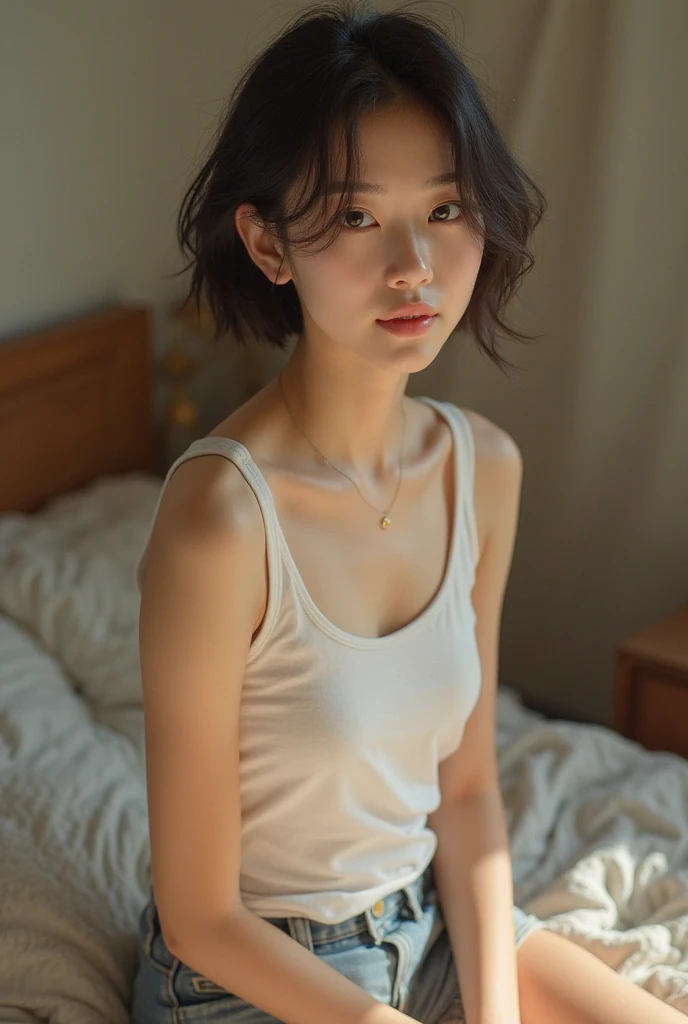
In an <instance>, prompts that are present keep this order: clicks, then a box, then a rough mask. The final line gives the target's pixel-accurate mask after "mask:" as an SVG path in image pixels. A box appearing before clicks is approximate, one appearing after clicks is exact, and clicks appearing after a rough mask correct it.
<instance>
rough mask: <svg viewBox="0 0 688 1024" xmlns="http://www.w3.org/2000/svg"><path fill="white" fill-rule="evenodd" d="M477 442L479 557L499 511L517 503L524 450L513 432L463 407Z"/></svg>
mask: <svg viewBox="0 0 688 1024" xmlns="http://www.w3.org/2000/svg"><path fill="white" fill-rule="evenodd" d="M462 412H463V413H464V414H465V416H466V418H467V419H468V421H469V423H470V426H471V430H472V431H473V438H474V443H475V482H474V506H475V518H476V527H477V531H478V545H479V551H480V556H482V552H483V550H484V547H485V541H486V539H487V537H488V535H489V533H490V531H491V530H493V529H495V528H496V527H498V521H497V517H498V514H499V512H500V510H505V509H512V508H513V506H514V504H516V505H518V502H519V497H520V492H521V481H522V477H523V458H522V455H521V450H520V448H519V447H518V445H517V443H516V441H515V440H514V438H513V437H512V436H511V434H510V433H509V432H508V431H507V430H505V429H504V428H503V427H500V426H499V424H497V423H494V422H493V421H492V420H490V419H488V418H487V416H483V414H482V413H479V412H476V411H475V410H474V409H462Z"/></svg>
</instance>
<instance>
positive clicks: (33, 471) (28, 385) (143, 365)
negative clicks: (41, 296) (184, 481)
mask: <svg viewBox="0 0 688 1024" xmlns="http://www.w3.org/2000/svg"><path fill="white" fill-rule="evenodd" d="M150 320H151V316H150V310H149V309H148V308H147V307H145V306H117V307H113V308H108V309H105V310H102V311H100V312H97V313H93V314H89V315H88V316H84V317H80V318H79V319H77V320H70V321H66V322H62V323H60V324H58V325H55V326H51V327H48V328H43V329H41V330H39V331H33V332H30V333H27V334H23V335H21V336H18V337H13V338H8V339H5V340H3V341H0V512H8V511H22V512H34V511H36V510H37V509H38V508H40V506H41V505H43V504H44V503H45V502H46V501H47V500H48V499H50V498H52V497H55V496H57V495H59V494H61V493H63V492H65V491H69V490H72V489H74V488H78V487H82V486H85V485H86V484H88V483H90V482H91V481H92V480H94V479H95V478H96V477H98V476H101V475H104V474H115V473H127V472H133V471H135V470H143V471H146V472H151V473H153V472H155V470H154V452H153V440H152V438H153V425H152V422H151V408H152V400H151V373H150V368H149V364H150Z"/></svg>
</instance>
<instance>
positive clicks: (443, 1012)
mask: <svg viewBox="0 0 688 1024" xmlns="http://www.w3.org/2000/svg"><path fill="white" fill-rule="evenodd" d="M513 919H514V932H515V942H516V948H518V947H519V946H520V945H521V943H522V942H523V940H524V939H525V938H526V936H527V935H529V934H530V933H531V932H532V931H534V930H535V929H537V928H543V927H545V925H544V922H543V921H541V920H540V918H537V917H535V916H534V915H532V914H526V913H525V912H524V911H523V910H521V909H520V908H519V907H516V906H514V908H513ZM265 920H267V921H269V922H270V923H271V924H273V925H274V926H275V927H276V928H280V929H281V930H282V931H284V932H286V933H287V934H288V935H290V936H291V938H292V939H295V940H296V941H297V942H300V943H301V945H302V946H305V947H306V949H308V950H310V951H311V952H312V953H314V954H315V955H316V956H319V957H321V958H322V959H323V960H324V961H325V963H327V964H329V965H330V966H331V967H334V969H335V970H337V971H339V972H340V973H341V974H343V975H345V976H346V977H347V978H349V979H350V980H351V981H353V982H355V983H356V984H357V985H360V986H361V987H362V988H364V989H365V990H366V991H367V992H369V993H370V994H371V995H372V996H374V997H375V998H376V999H378V1000H380V1001H381V1002H383V1003H386V1004H387V1005H389V1006H392V1007H394V1008H395V1009H397V1010H400V1011H401V1012H402V1013H405V1014H407V1015H408V1016H410V1017H413V1018H414V1019H415V1020H419V1021H423V1022H424V1024H449V1022H450V1021H452V1022H459V1024H462V1022H464V1021H465V1016H464V1011H463V1005H462V1002H461V992H460V989H459V981H458V976H457V971H456V965H455V962H454V957H453V954H452V950H451V947H450V945H449V938H448V935H447V931H446V928H445V925H444V919H443V917H442V911H441V909H440V906H439V903H438V898H437V890H436V888H435V883H434V876H433V871H432V862H431V863H430V864H429V865H428V867H427V868H426V870H425V871H424V872H423V874H422V875H421V876H420V877H419V878H418V879H416V881H415V882H412V883H411V884H410V885H408V886H406V887H405V888H403V889H399V890H397V891H396V892H393V893H390V895H389V896H386V897H385V898H384V899H383V900H378V902H377V903H375V904H374V905H373V906H372V907H369V908H367V909H366V910H364V911H363V912H362V913H361V914H358V915H356V916H355V917H350V918H348V920H346V921H342V922H341V923H339V924H322V923H321V922H319V921H313V920H311V919H309V918H305V917H283V918H272V917H269V918H265ZM275 1019H276V1018H275V1017H273V1016H272V1015H271V1014H269V1013H266V1012H265V1010H261V1009H259V1008H258V1007H256V1006H254V1005H253V1004H251V1003H247V1002H246V1001H245V1000H244V999H241V998H240V997H239V996H237V995H234V994H232V993H230V992H228V991H227V990H226V989H224V988H222V987H221V986H220V985H218V984H216V983H215V982H214V981H212V980H211V979H210V978H205V977H204V976H203V975H202V974H199V973H198V972H197V971H194V970H192V969H191V968H190V967H188V966H187V965H186V964H184V963H183V962H182V961H181V960H179V959H178V958H177V957H175V956H174V955H173V954H172V953H170V951H169V950H168V948H167V946H166V945H165V943H164V941H163V938H162V933H161V930H160V920H159V918H158V913H157V908H156V905H155V901H154V896H153V893H152V892H151V898H150V899H149V902H148V903H147V904H146V906H145V907H144V909H143V910H142V912H141V915H140V917H139V944H138V970H137V973H136V976H135V979H134V988H133V995H132V1004H131V1020H132V1024H194V1022H201V1021H203V1022H204V1024H208V1022H212V1024H220V1022H222V1024H227V1022H228V1021H231V1022H233V1024H271V1022H274V1021H275Z"/></svg>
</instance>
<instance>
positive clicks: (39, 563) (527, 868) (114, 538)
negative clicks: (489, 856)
mask: <svg viewBox="0 0 688 1024" xmlns="http://www.w3.org/2000/svg"><path fill="white" fill-rule="evenodd" d="M150 321H151V317H150V312H149V310H147V309H146V308H144V307H116V308H113V309H107V310H104V311H101V312H98V313H95V314H91V315H89V316H85V317H81V318H79V319H78V320H74V321H69V322H63V323H62V324H59V325H56V326H54V327H51V328H50V329H45V330H41V331H38V332H33V333H31V334H28V335H25V336H24V337H20V338H16V339H12V340H11V341H9V342H8V341H5V342H4V343H3V344H1V345H0V465H1V466H2V469H3V472H2V473H1V474H0V1021H4V1022H10V1024H36V1022H38V1021H49V1022H51V1024H126V1022H128V1021H129V1013H128V1006H129V999H130V994H131V985H132V980H133V974H134V970H135V965H136V929H137V918H138V914H139V912H140V910H141V908H142V906H143V904H144V903H145V901H146V899H147V897H148V887H149V884H150V852H149V838H148V824H147V795H146V779H145V752H144V742H143V736H144V731H143V711H142V695H141V679H140V670H139V661H138V611H139V594H138V591H137V589H136V584H135V578H134V570H135V565H136V562H137V559H138V557H139V555H140V553H141V551H142V548H143V544H144V541H145V535H146V531H147V528H148V525H149V522H150V518H151V516H152V513H153V510H154V506H155V502H156V498H157V496H158V493H159V489H160V486H161V483H162V480H161V478H160V476H159V475H157V474H156V472H155V470H154V459H153V444H152V433H153V424H152V421H151V399H150V395H151V384H150V372H149V362H150V356H149V352H150ZM497 731H498V747H499V766H500V779H501V784H502V791H503V795H504V804H505V808H506V813H507V819H508V824H509V833H510V838H511V851H512V858H513V870H514V896H515V900H516V902H517V903H518V904H519V905H520V906H522V907H523V908H524V909H525V910H527V911H530V912H532V913H535V914H538V915H539V916H540V917H542V918H544V919H545V920H546V921H547V923H548V927H550V928H551V929H552V930H554V931H557V932H560V933H562V934H565V935H567V936H570V937H571V938H572V939H573V940H574V941H576V942H578V943H580V944H581V945H583V946H584V947H586V948H588V949H590V950H592V951H593V952H594V953H596V954H597V955H598V956H599V957H600V958H601V959H603V960H604V961H605V962H606V963H608V964H610V965H611V966H612V967H613V968H614V969H616V970H618V971H619V972H620V973H622V974H624V975H626V976H628V977H629V978H631V979H632V980H633V981H634V982H636V983H637V984H639V985H642V986H643V987H645V988H647V989H648V990H649V991H651V992H652V993H654V994H655V995H657V996H659V997H660V998H661V999H663V1000H665V1001H667V1002H670V1003H672V1004H673V1005H674V1006H676V1007H677V1008H678V1009H680V1010H683V1012H685V1013H688V761H686V760H684V759H682V758H680V757H678V756H677V755H674V754H669V753H659V752H649V751H647V750H645V749H644V748H642V747H640V746H638V745H637V744H635V743H633V742H631V741H630V740H627V739H624V738H622V737H621V736H619V735H617V734H616V733H614V732H612V731H611V730H609V729H607V728H605V727H602V726H598V725H590V724H581V723H575V722H568V721H563V720H550V719H548V718H545V717H544V716H543V715H541V714H539V713H537V712H535V711H533V710H531V709H528V708H526V706H525V705H524V704H523V703H522V701H521V699H520V698H519V695H518V694H517V693H516V692H515V691H514V690H512V689H510V688H508V687H505V686H502V687H500V691H499V697H498V704H497Z"/></svg>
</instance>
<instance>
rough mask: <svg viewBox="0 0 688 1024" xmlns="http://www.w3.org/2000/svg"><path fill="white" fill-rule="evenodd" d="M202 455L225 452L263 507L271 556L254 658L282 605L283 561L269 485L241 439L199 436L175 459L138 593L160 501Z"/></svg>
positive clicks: (140, 567)
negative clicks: (186, 465) (183, 469)
mask: <svg viewBox="0 0 688 1024" xmlns="http://www.w3.org/2000/svg"><path fill="white" fill-rule="evenodd" d="M200 455H222V456H224V457H225V458H227V459H229V460H230V462H233V463H234V465H235V466H236V467H237V469H238V470H239V471H240V472H241V473H242V474H243V476H244V478H245V479H246V481H247V482H248V484H249V486H250V487H251V489H252V490H253V493H254V494H255V496H256V500H257V501H258V504H259V506H260V511H261V513H262V516H263V523H264V526H265V538H266V546H267V559H268V589H269V594H268V607H267V610H266V613H265V618H264V620H263V623H262V624H261V628H260V635H259V637H256V639H255V641H254V644H253V646H252V649H251V657H252V658H253V657H255V655H256V653H257V651H258V649H259V647H262V645H263V642H264V641H265V639H266V637H267V635H268V634H269V633H270V630H271V628H272V624H273V620H274V618H275V616H276V614H277V611H278V608H279V598H280V593H281V581H282V574H281V563H280V547H279V541H278V535H277V522H276V518H275V511H274V506H273V503H272V500H271V497H270V494H269V491H268V489H267V484H266V482H265V480H264V478H263V476H262V475H261V473H260V472H259V470H258V468H257V466H256V465H255V463H254V462H253V460H252V459H251V455H250V453H249V451H248V449H247V448H246V447H245V446H244V445H243V444H241V443H240V442H239V441H234V440H232V439H231V438H229V437H217V436H211V437H200V438H197V439H196V440H195V441H192V442H191V444H190V445H189V446H188V448H187V449H186V450H185V451H184V452H182V454H181V455H179V456H177V458H176V459H175V460H174V462H173V463H172V464H171V466H170V467H169V469H168V470H167V473H166V475H165V478H164V480H163V482H162V486H161V487H160V492H159V494H158V497H157V500H156V503H155V506H154V509H153V514H152V516H151V519H150V524H149V526H148V531H147V534H146V539H145V542H144V546H143V550H142V553H141V557H140V559H139V561H138V563H137V565H136V570H135V578H136V584H137V586H138V589H139V592H140V591H141V590H142V588H143V576H144V573H145V568H146V561H147V556H148V547H149V545H150V540H151V536H152V534H153V527H154V525H155V520H156V518H157V515H158V512H159V510H160V504H161V502H162V497H163V494H164V492H165V489H166V487H167V484H168V483H169V481H170V479H171V478H172V475H173V473H174V472H175V470H176V469H178V467H179V466H181V465H182V463H183V462H186V461H187V460H188V459H193V458H197V457H198V456H200Z"/></svg>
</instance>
